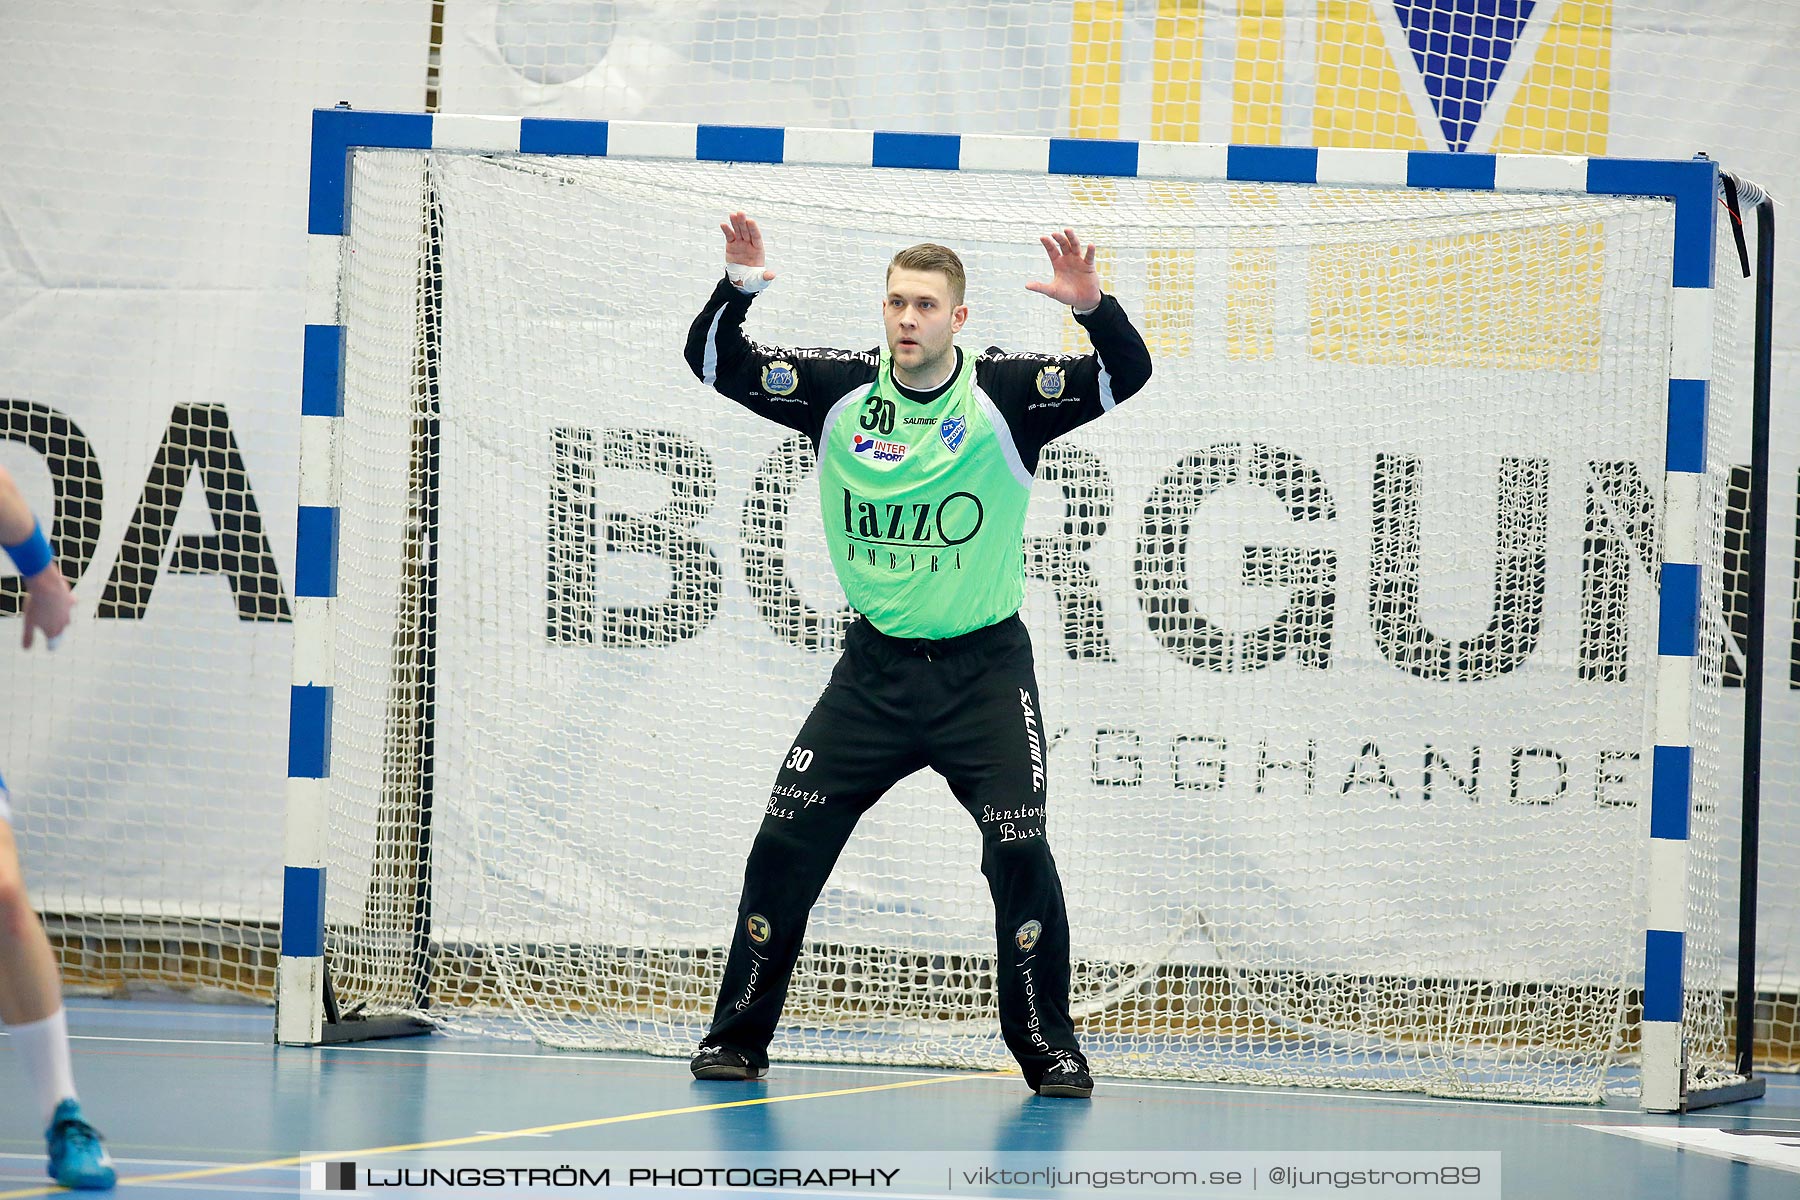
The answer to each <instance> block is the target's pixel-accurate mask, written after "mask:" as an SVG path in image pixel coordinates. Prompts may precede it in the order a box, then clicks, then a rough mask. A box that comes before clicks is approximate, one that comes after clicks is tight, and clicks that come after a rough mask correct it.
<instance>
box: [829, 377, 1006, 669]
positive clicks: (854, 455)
mask: <svg viewBox="0 0 1800 1200" xmlns="http://www.w3.org/2000/svg"><path fill="white" fill-rule="evenodd" d="M1030 499H1031V476H1030V475H1029V474H1028V473H1027V472H1026V471H1025V468H1024V465H1023V464H1022V463H1021V462H1020V460H1019V454H1018V449H1017V448H1016V447H1015V446H1014V445H1013V441H1012V434H1011V432H1010V431H1009V430H1008V429H1007V427H1006V422H1005V419H1004V418H1002V417H1001V416H1000V413H999V412H998V410H996V409H995V408H994V405H993V401H991V400H989V399H988V397H987V396H986V395H984V394H983V393H982V392H981V391H980V390H979V389H978V388H976V386H975V358H974V356H973V355H971V354H966V353H965V354H964V355H963V356H962V366H961V368H960V369H959V370H958V371H957V374H956V379H955V380H954V381H953V382H952V383H951V385H950V387H949V388H947V389H946V390H945V391H944V394H943V395H941V396H939V397H938V398H937V399H936V400H933V401H932V402H931V403H930V404H920V403H918V402H917V401H914V400H909V399H907V398H906V397H904V396H903V395H901V394H900V390H899V388H897V387H896V386H895V384H894V382H893V373H892V363H891V361H890V359H889V357H888V355H887V353H886V352H885V351H884V352H883V353H882V355H881V368H880V373H879V374H878V375H877V376H876V380H875V383H874V384H873V385H871V386H870V387H869V389H868V390H867V391H864V392H854V393H852V394H850V395H848V396H845V397H844V398H843V399H842V400H840V401H838V402H837V404H835V405H834V406H833V407H832V409H831V411H830V412H829V413H827V414H826V417H825V425H824V429H823V431H822V432H821V434H820V438H819V506H820V509H821V511H822V513H823V515H824V518H825V540H826V544H827V545H828V546H830V548H831V557H832V563H833V565H834V566H835V567H836V568H837V576H838V582H840V583H841V584H843V587H844V594H845V595H846V596H848V597H849V598H850V603H851V605H852V606H853V607H854V608H855V609H856V610H857V611H858V612H860V613H862V614H863V615H864V616H865V617H867V618H868V619H869V622H870V623H871V624H872V625H874V626H875V628H877V629H879V630H880V631H881V632H883V633H885V634H888V635H890V636H892V637H903V638H947V637H955V636H956V635H958V634H962V633H967V632H969V631H970V630H972V629H979V628H981V627H982V626H984V625H992V624H993V623H994V622H996V621H1003V620H1005V619H1006V618H1007V617H1010V616H1012V615H1013V613H1015V612H1017V611H1018V610H1019V606H1020V605H1021V604H1023V603H1024V601H1025V555H1024V536H1025V507H1026V504H1027V502H1028V501H1029V500H1030Z"/></svg>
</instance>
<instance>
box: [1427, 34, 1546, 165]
mask: <svg viewBox="0 0 1800 1200" xmlns="http://www.w3.org/2000/svg"><path fill="white" fill-rule="evenodd" d="M1535 5H1536V0H1394V12H1395V14H1396V15H1397V16H1398V17H1399V18H1400V24H1401V26H1402V27H1403V28H1404V29H1405V30H1406V39H1407V41H1408V42H1409V43H1411V45H1412V53H1413V61H1414V62H1416V63H1418V65H1419V75H1420V77H1421V78H1422V79H1423V80H1424V82H1425V90H1426V92H1427V93H1429V94H1430V96H1431V103H1432V105H1433V106H1434V107H1435V108H1436V109H1437V118H1438V124H1439V125H1441V126H1442V127H1443V130H1444V141H1445V142H1447V143H1448V144H1449V147H1450V149H1452V150H1466V149H1468V148H1469V139H1471V138H1473V137H1474V136H1475V127H1476V126H1477V125H1479V124H1480V123H1481V110H1482V109H1483V108H1484V107H1485V106H1486V105H1487V102H1488V100H1489V98H1490V97H1492V96H1493V94H1494V87H1495V85H1496V84H1498V83H1499V82H1500V76H1501V75H1502V74H1503V73H1504V72H1505V70H1506V64H1507V61H1508V60H1509V59H1510V58H1511V57H1512V52H1513V47H1514V46H1516V45H1517V44H1518V41H1519V35H1520V34H1522V33H1524V32H1525V26H1526V24H1527V23H1528V22H1529V21H1530V20H1531V10H1532V8H1533V7H1535Z"/></svg>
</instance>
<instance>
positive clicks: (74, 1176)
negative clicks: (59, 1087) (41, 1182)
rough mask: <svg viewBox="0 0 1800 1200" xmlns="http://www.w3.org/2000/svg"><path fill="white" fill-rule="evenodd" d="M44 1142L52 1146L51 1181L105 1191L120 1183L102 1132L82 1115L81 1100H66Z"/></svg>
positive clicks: (68, 1186)
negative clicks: (101, 1134) (103, 1142)
mask: <svg viewBox="0 0 1800 1200" xmlns="http://www.w3.org/2000/svg"><path fill="white" fill-rule="evenodd" d="M44 1142H45V1144H46V1145H48V1146H49V1147H50V1178H52V1179H54V1180H56V1182H58V1183H60V1184H62V1185H63V1186H64V1187H66V1188H80V1189H82V1190H83V1191H101V1190H104V1189H106V1188H109V1187H111V1186H112V1185H113V1184H114V1183H115V1182H116V1181H117V1179H118V1175H117V1173H116V1172H114V1171H113V1164H112V1158H111V1156H109V1155H108V1154H107V1153H106V1147H105V1146H102V1145H101V1144H100V1132H99V1131H98V1130H97V1129H95V1128H94V1127H93V1126H92V1125H89V1124H88V1123H87V1120H86V1118H84V1117H83V1116H82V1115H81V1104H80V1103H79V1102H78V1101H75V1100H64V1101H63V1102H62V1103H61V1104H59V1105H57V1106H56V1115H54V1116H52V1117H51V1118H50V1128H49V1129H47V1130H45V1131H44Z"/></svg>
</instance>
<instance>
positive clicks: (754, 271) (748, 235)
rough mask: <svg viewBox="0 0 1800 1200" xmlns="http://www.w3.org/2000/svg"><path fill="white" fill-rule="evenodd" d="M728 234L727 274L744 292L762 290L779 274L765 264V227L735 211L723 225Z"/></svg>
mask: <svg viewBox="0 0 1800 1200" xmlns="http://www.w3.org/2000/svg"><path fill="white" fill-rule="evenodd" d="M719 229H720V230H721V231H722V232H723V233H724V234H725V274H726V275H728V276H730V278H731V282H732V284H733V285H735V286H736V287H737V289H738V290H739V291H741V292H760V291H762V290H763V289H764V288H766V287H768V286H769V283H770V281H772V280H773V279H774V278H775V272H773V271H769V270H765V269H762V268H763V238H762V230H760V229H758V228H757V227H756V222H755V221H754V220H752V219H751V218H749V217H747V216H745V215H744V214H743V213H741V212H734V213H732V214H731V215H730V216H729V217H727V218H726V219H725V222H724V223H722V224H721V225H720V226H719Z"/></svg>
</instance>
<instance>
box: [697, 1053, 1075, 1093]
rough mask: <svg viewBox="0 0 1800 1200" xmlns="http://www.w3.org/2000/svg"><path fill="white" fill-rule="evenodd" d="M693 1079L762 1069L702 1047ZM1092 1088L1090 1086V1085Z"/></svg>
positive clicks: (750, 1075)
mask: <svg viewBox="0 0 1800 1200" xmlns="http://www.w3.org/2000/svg"><path fill="white" fill-rule="evenodd" d="M688 1070H690V1071H692V1072H693V1073H694V1078H695V1079H761V1078H762V1073H763V1069H762V1068H761V1067H753V1066H751V1065H750V1060H749V1059H747V1058H745V1057H744V1056H743V1055H741V1054H739V1053H738V1052H737V1051H736V1050H732V1049H729V1048H728V1047H725V1046H702V1047H700V1048H699V1049H698V1050H696V1051H694V1057H692V1058H690V1059H688ZM1090 1086H1092V1085H1090Z"/></svg>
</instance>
